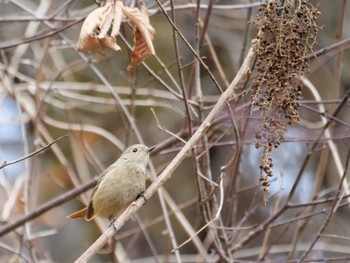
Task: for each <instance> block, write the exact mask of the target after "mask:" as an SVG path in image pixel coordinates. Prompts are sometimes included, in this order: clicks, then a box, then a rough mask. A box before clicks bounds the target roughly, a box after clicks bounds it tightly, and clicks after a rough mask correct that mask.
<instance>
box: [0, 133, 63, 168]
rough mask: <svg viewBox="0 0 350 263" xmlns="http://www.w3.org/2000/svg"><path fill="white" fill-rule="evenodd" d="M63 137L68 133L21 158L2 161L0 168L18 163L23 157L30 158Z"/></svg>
mask: <svg viewBox="0 0 350 263" xmlns="http://www.w3.org/2000/svg"><path fill="white" fill-rule="evenodd" d="M65 137H68V135H67V134H66V135H63V136H61V137H59V138H57V139H56V140H54V141H53V142H51V143H49V144H48V145H46V146H44V147H42V148H40V149H39V150H36V151H35V152H32V153H30V154H28V155H25V156H23V157H21V158H19V159H17V160H14V161H11V162H8V161H4V163H3V164H2V165H0V169H2V168H4V167H6V166H8V165H11V164H15V163H19V162H21V161H23V160H25V159H28V158H30V157H32V156H34V155H36V154H38V153H40V152H43V151H45V150H47V149H48V148H49V147H50V146H51V145H52V144H54V143H56V142H58V141H59V140H61V139H63V138H65Z"/></svg>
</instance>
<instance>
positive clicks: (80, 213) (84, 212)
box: [67, 207, 95, 221]
mask: <svg viewBox="0 0 350 263" xmlns="http://www.w3.org/2000/svg"><path fill="white" fill-rule="evenodd" d="M87 210H88V208H87V207H85V208H83V209H81V210H79V211H76V212H74V213H71V214H69V215H67V218H73V219H75V218H80V217H85V219H86V220H87V221H90V220H91V219H93V218H94V217H95V215H93V216H92V217H91V218H89V219H88V218H87V217H86V215H87Z"/></svg>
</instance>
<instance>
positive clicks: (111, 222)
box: [108, 216, 117, 231]
mask: <svg viewBox="0 0 350 263" xmlns="http://www.w3.org/2000/svg"><path fill="white" fill-rule="evenodd" d="M108 219H109V222H110V224H109V227H110V226H113V228H114V230H115V231H117V228H116V227H115V225H114V222H115V218H114V217H113V216H109V217H108Z"/></svg>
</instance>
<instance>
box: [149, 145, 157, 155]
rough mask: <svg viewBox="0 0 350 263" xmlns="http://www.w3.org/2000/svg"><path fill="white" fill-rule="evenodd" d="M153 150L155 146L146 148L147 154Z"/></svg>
mask: <svg viewBox="0 0 350 263" xmlns="http://www.w3.org/2000/svg"><path fill="white" fill-rule="evenodd" d="M155 148H156V146H151V147H149V148H148V152H149V153H150V152H152V151H153V150H154V149H155Z"/></svg>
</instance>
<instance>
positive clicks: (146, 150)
mask: <svg viewBox="0 0 350 263" xmlns="http://www.w3.org/2000/svg"><path fill="white" fill-rule="evenodd" d="M154 149H155V146H152V147H147V146H145V145H143V144H135V145H132V146H130V147H128V148H127V149H126V150H125V151H124V152H123V153H122V154H121V156H120V157H119V158H118V159H117V160H116V161H115V162H114V163H113V164H112V165H111V166H109V167H108V168H107V169H106V170H105V171H104V172H103V173H102V174H101V175H100V177H99V179H98V181H97V184H96V186H95V188H94V190H93V191H92V193H91V197H90V201H89V205H88V206H87V207H85V208H83V209H81V210H79V211H76V212H74V213H71V214H69V215H68V216H67V218H73V219H75V218H81V217H84V218H85V220H86V221H90V220H92V219H94V218H95V217H96V216H97V215H99V216H102V217H106V218H108V219H109V220H110V222H111V223H113V221H114V220H115V218H116V217H117V216H119V215H120V214H121V213H122V212H123V211H124V210H125V209H126V208H127V207H128V206H129V205H130V204H131V203H132V202H133V201H134V200H136V199H137V198H138V197H140V196H143V192H144V191H145V187H146V167H147V164H148V161H149V156H150V153H151V152H152V151H153V150H154Z"/></svg>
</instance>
